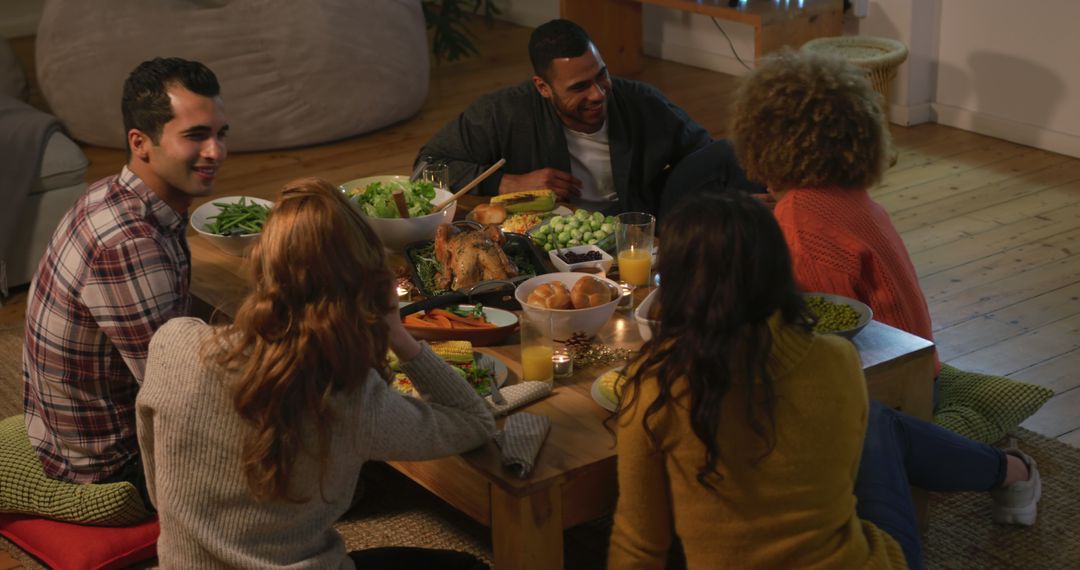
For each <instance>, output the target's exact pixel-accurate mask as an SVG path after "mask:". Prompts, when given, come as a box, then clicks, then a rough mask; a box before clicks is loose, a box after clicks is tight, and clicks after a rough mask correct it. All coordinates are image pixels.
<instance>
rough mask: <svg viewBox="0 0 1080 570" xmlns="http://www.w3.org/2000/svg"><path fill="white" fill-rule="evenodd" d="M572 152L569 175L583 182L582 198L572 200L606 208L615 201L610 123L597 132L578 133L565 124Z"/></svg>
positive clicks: (582, 204) (567, 139)
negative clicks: (609, 143) (608, 132)
mask: <svg viewBox="0 0 1080 570" xmlns="http://www.w3.org/2000/svg"><path fill="white" fill-rule="evenodd" d="M563 131H565V132H566V147H567V150H569V151H570V174H573V175H574V177H576V178H577V179H578V180H580V181H581V197H580V198H575V199H574V200H573V203H574V204H576V205H580V206H585V207H588V206H592V208H590V209H603V208H605V207H607V206H608V205H610V204H611V203H612V202H615V201H616V200H617V199H618V195H617V194H616V193H615V179H614V177H613V176H612V174H611V149H610V147H609V146H608V134H607V122H606V121H605V122H604V126H602V127H600V130H599V131H596V132H595V133H588V134H587V133H579V132H577V131H574V130H571V129H568V128H566V127H565V126H564V127H563Z"/></svg>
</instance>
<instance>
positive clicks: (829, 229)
mask: <svg viewBox="0 0 1080 570" xmlns="http://www.w3.org/2000/svg"><path fill="white" fill-rule="evenodd" d="M775 214H776V220H777V221H778V222H779V223H780V228H781V229H782V230H783V232H784V239H785V240H786V241H787V244H788V248H789V249H791V258H792V263H793V264H794V267H795V280H796V281H797V282H798V284H799V287H800V288H802V290H803V291H818V292H821V293H832V294H835V295H844V296H846V297H851V298H853V299H858V300H860V301H862V302H863V303H866V304H867V305H869V306H870V308H871V309H872V310H873V311H874V319H876V320H878V321H881V322H883V323H885V324H888V325H892V326H894V327H896V328H898V329H900V330H903V331H907V332H909V333H911V334H913V335H917V336H920V337H922V338H925V339H926V340H929V341H933V340H934V333H933V325H932V324H931V322H930V309H929V308H928V307H927V305H926V299H925V298H924V297H923V294H922V289H921V288H920V287H919V278H918V276H917V274H916V273H915V267H914V266H913V265H912V263H911V258H910V257H909V256H908V253H907V248H905V247H904V242H903V241H902V240H901V239H900V234H898V233H897V232H896V228H895V227H893V225H892V221H891V220H890V219H889V214H888V213H886V212H885V209H884V208H882V207H881V205H880V204H878V203H877V202H874V201H873V200H872V199H871V198H870V194H869V193H868V192H867V191H866V190H846V189H831V188H830V189H809V188H807V189H796V190H789V191H787V192H786V193H785V194H784V195H783V196H782V197H781V198H780V201H779V202H777V204H776V210H775ZM934 358H935V365H936V371H938V372H940V369H941V363H940V362H937V357H936V356H935V357H934Z"/></svg>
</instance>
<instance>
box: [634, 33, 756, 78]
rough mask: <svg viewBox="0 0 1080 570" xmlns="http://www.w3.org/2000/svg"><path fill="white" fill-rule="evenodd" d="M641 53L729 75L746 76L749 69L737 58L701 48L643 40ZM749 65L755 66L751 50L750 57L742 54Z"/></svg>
mask: <svg viewBox="0 0 1080 570" xmlns="http://www.w3.org/2000/svg"><path fill="white" fill-rule="evenodd" d="M641 51H642V52H644V53H645V55H648V56H652V57H657V58H660V59H663V60H666V61H674V62H677V63H683V64H686V65H692V66H694V67H700V68H702V69H708V70H711V71H719V72H720V73H726V74H728V75H735V76H741V75H746V73H747V71H748V70H747V69H746V68H745V67H743V65H742V64H741V63H739V60H738V59H736V58H735V56H733V55H731V52H730V51H729V52H728V53H719V52H712V51H706V50H703V49H701V48H700V47H690V46H683V45H679V44H675V43H671V42H656V41H648V40H643V41H642V42H641ZM740 56H741V57H742V58H743V61H745V62H746V63H747V64H748V65H750V66H751V67H753V66H754V61H753V60H754V52H753V50H752V49H751V50H750V53H749V55H748V56H747V55H743V54H740Z"/></svg>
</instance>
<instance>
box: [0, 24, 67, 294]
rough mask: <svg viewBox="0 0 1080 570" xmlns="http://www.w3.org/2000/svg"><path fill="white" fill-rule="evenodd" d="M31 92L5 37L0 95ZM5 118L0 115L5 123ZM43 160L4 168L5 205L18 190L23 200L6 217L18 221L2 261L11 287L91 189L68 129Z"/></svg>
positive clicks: (31, 269)
mask: <svg viewBox="0 0 1080 570" xmlns="http://www.w3.org/2000/svg"><path fill="white" fill-rule="evenodd" d="M27 94H28V89H27V82H26V77H25V74H24V73H23V70H22V68H21V67H20V66H19V65H18V62H17V61H16V59H15V57H14V55H13V54H12V52H11V49H10V48H9V46H8V44H7V42H6V41H4V40H3V39H2V38H0V97H7V98H16V99H25V98H26V96H27ZM6 117H7V116H6V115H0V123H2V122H3V121H4V120H5V118H6ZM3 128H4V125H3V124H0V129H3ZM15 144H18V142H17V141H16V143H15ZM27 144H32V143H27ZM11 156H13V155H10V154H9V155H7V156H6V157H5V158H9V159H10V157H11ZM40 162H41V163H40V166H39V165H37V164H18V163H15V162H14V160H12V162H9V163H8V164H5V165H4V166H5V170H4V172H7V173H8V176H7V177H6V178H5V179H4V180H0V195H3V196H4V197H5V198H8V200H6V201H5V203H8V204H10V203H14V202H15V199H14V196H15V193H19V199H18V202H21V204H22V205H21V207H20V211H19V212H15V213H13V215H12V216H10V217H8V218H6V219H13V220H15V229H14V230H13V233H12V234H11V238H10V241H9V243H8V247H7V252H6V254H5V253H4V252H0V261H3V262H4V266H5V269H6V271H5V272H6V285H7V286H9V287H15V286H19V285H23V284H26V283H29V282H30V280H31V279H32V278H33V277H34V273H35V271H36V270H37V265H38V261H39V260H40V259H41V255H42V254H43V253H44V252H45V248H46V247H47V246H48V244H49V240H50V239H51V238H52V234H53V231H54V230H55V229H56V225H57V223H58V222H59V221H60V218H62V217H63V216H64V214H65V213H66V212H67V210H68V209H69V208H70V207H71V205H72V204H73V203H74V202H75V199H76V198H78V197H79V195H81V194H82V193H83V192H84V191H86V182H85V178H86V167H87V166H88V163H87V160H86V156H85V155H84V154H83V152H82V150H81V149H80V148H79V146H78V145H76V144H75V142H74V141H72V140H71V139H70V138H68V136H67V135H65V134H64V133H63V132H61V131H53V132H52V134H51V136H49V137H48V139H47V140H46V141H45V143H44V153H43V155H42V158H41V161H40ZM35 167H37V168H38V170H37V172H35V173H31V174H30V175H29V176H21V175H20V176H11V175H10V174H11V173H12V172H13V171H14V170H13V169H15V168H20V169H29V168H35ZM22 173H25V170H23V171H22V172H21V173H20V174H22ZM15 180H20V181H21V180H29V181H30V184H29V188H26V187H21V188H16V187H14V186H15V185H16V184H15V182H14V181H15ZM4 229H5V230H6V229H8V228H4ZM0 277H4V276H3V275H0ZM4 281H5V280H4V279H0V289H3V288H4V285H5V282H4ZM0 292H3V291H0Z"/></svg>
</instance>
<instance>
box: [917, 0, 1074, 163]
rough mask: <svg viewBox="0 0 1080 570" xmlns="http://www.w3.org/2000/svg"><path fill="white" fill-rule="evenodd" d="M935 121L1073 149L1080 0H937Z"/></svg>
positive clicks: (1043, 145) (1071, 151)
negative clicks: (938, 6) (937, 33)
mask: <svg viewBox="0 0 1080 570" xmlns="http://www.w3.org/2000/svg"><path fill="white" fill-rule="evenodd" d="M940 22H941V33H940V49H939V51H938V65H937V74H936V89H935V94H934V103H933V109H934V112H935V115H936V119H937V122H939V123H942V124H946V125H951V126H955V127H959V128H962V129H966V130H972V131H976V132H979V133H983V134H987V135H990V136H995V137H1000V138H1004V139H1009V140H1013V141H1016V142H1019V143H1023V144H1027V145H1031V146H1035V147H1039V148H1043V149H1047V150H1052V151H1055V152H1060V153H1063V154H1068V155H1071V156H1077V157H1080V61H1078V60H1080V36H1078V35H1077V33H1076V27H1077V25H1078V24H1080V2H1077V1H1076V0H1039V1H1038V2H1012V1H1007V0H944V1H943V2H942V3H941V20H940Z"/></svg>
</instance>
